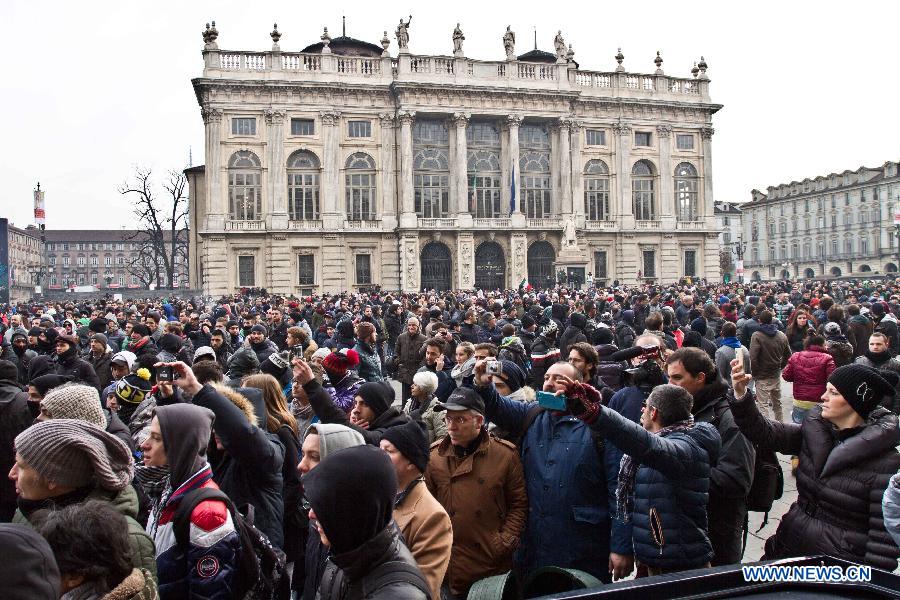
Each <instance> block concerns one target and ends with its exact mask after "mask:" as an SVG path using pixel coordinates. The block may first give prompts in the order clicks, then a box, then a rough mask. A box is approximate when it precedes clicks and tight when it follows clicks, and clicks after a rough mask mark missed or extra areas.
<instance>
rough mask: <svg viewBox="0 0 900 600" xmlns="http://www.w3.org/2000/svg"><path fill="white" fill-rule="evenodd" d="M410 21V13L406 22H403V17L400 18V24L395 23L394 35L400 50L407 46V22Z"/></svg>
mask: <svg viewBox="0 0 900 600" xmlns="http://www.w3.org/2000/svg"><path fill="white" fill-rule="evenodd" d="M411 22H412V15H409V19H408V20H407V21H406V23H404V22H403V18H402V17H401V18H400V24H399V25H397V31H396V33H395V35H396V36H397V45H398V46H399V47H400V49H401V50H406V49H407V47H408V46H409V24H410V23H411Z"/></svg>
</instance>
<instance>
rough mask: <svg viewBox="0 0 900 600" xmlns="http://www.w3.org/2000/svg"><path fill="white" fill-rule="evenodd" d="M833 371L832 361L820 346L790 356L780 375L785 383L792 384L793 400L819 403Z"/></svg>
mask: <svg viewBox="0 0 900 600" xmlns="http://www.w3.org/2000/svg"><path fill="white" fill-rule="evenodd" d="M832 371H834V359H833V358H832V357H831V355H830V354H828V353H827V352H825V349H824V348H822V346H810V347H809V348H807V349H806V350H803V351H802V352H795V353H794V354H791V357H790V358H789V359H788V364H787V366H786V367H785V368H784V371H783V372H782V373H781V376H782V377H784V380H785V381H793V382H794V398H796V399H797V400H807V401H809V402H821V401H822V394H824V393H825V383H826V382H827V379H828V376H829V375H831V372H832Z"/></svg>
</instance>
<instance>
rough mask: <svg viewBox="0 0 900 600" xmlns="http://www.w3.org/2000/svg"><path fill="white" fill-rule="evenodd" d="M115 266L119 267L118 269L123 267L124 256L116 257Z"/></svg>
mask: <svg viewBox="0 0 900 600" xmlns="http://www.w3.org/2000/svg"><path fill="white" fill-rule="evenodd" d="M116 264H117V265H118V266H120V267H123V266H125V257H124V256H117V257H116Z"/></svg>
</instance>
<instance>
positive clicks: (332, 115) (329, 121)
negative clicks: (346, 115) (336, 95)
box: [319, 110, 341, 127]
mask: <svg viewBox="0 0 900 600" xmlns="http://www.w3.org/2000/svg"><path fill="white" fill-rule="evenodd" d="M319 117H320V118H321V119H322V125H324V126H326V127H334V126H335V125H337V124H338V120H339V119H340V118H341V113H340V112H338V111H336V110H323V111H320V112H319Z"/></svg>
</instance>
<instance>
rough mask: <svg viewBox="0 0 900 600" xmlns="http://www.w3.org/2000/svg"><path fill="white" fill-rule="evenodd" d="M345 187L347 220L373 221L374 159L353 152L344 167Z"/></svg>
mask: <svg viewBox="0 0 900 600" xmlns="http://www.w3.org/2000/svg"><path fill="white" fill-rule="evenodd" d="M345 168H346V176H345V182H346V187H347V191H346V193H347V219H349V220H350V221H374V220H375V219H376V218H377V213H378V211H377V210H376V208H375V159H374V158H372V157H371V156H369V155H368V154H366V153H365V152H355V153H353V154H351V155H350V156H349V157H348V158H347V163H346V165H345Z"/></svg>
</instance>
